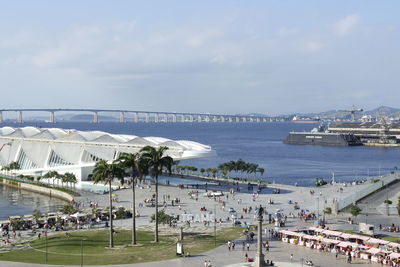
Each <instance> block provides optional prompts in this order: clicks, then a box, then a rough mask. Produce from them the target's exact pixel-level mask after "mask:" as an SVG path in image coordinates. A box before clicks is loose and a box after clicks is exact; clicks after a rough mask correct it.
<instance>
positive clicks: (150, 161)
mask: <svg viewBox="0 0 400 267" xmlns="http://www.w3.org/2000/svg"><path fill="white" fill-rule="evenodd" d="M167 149H168V147H166V146H161V147H158V148H155V147H152V146H145V147H144V148H142V149H141V150H140V152H141V158H142V159H143V160H144V161H145V162H146V163H147V166H148V167H149V168H150V172H151V175H152V176H153V177H154V178H155V180H156V214H155V221H156V230H155V236H154V241H155V242H158V241H159V239H158V175H159V174H161V173H162V171H163V168H164V167H165V168H167V170H168V172H169V173H170V174H171V166H172V164H173V162H174V160H173V159H172V158H171V157H170V156H164V152H165V151H166V150H167Z"/></svg>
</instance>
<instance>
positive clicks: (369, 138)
mask: <svg viewBox="0 0 400 267" xmlns="http://www.w3.org/2000/svg"><path fill="white" fill-rule="evenodd" d="M283 142H284V143H285V144H291V145H323V146H359V145H364V146H381V147H397V146H400V123H387V122H386V121H381V122H342V123H336V124H333V125H330V126H329V127H325V126H323V125H321V126H319V127H318V128H315V129H313V130H312V131H310V132H290V133H289V135H288V136H287V137H286V139H285V140H284V141H283Z"/></svg>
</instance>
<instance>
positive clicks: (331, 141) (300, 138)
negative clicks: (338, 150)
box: [283, 125, 362, 146]
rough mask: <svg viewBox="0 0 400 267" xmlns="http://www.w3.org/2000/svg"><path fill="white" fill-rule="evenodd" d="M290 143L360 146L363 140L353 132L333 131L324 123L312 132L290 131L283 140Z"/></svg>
mask: <svg viewBox="0 0 400 267" xmlns="http://www.w3.org/2000/svg"><path fill="white" fill-rule="evenodd" d="M283 143H285V144H289V145H320V146H359V145H362V142H361V140H360V139H359V138H358V137H356V136H355V135H354V134H351V133H332V132H329V131H327V130H325V127H324V126H323V125H320V126H319V127H318V128H314V129H313V130H312V131H311V132H290V133H289V135H288V136H287V137H286V139H285V140H284V141H283Z"/></svg>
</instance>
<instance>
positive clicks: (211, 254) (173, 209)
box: [0, 185, 380, 267]
mask: <svg viewBox="0 0 400 267" xmlns="http://www.w3.org/2000/svg"><path fill="white" fill-rule="evenodd" d="M364 186H365V185H356V186H349V187H344V190H343V192H340V190H338V189H339V187H338V186H332V185H328V186H324V187H322V188H313V189H314V190H315V191H316V192H315V194H314V195H311V194H310V189H312V188H306V187H294V186H290V187H289V186H284V187H282V189H290V190H292V191H283V190H282V193H281V194H272V189H271V188H270V189H267V190H265V192H264V193H263V194H260V195H259V196H258V197H255V198H254V199H253V194H252V193H251V192H246V193H244V191H245V188H243V186H242V190H241V193H235V194H234V195H232V194H229V196H228V197H226V195H225V196H224V197H223V199H224V201H225V202H226V205H225V208H223V207H222V205H220V204H218V202H216V201H214V199H213V198H207V197H204V196H202V195H201V194H200V196H199V199H198V200H196V199H194V198H191V197H189V195H188V192H189V191H190V190H187V189H184V190H182V189H179V188H176V187H168V186H160V190H159V191H160V201H162V199H163V195H170V196H171V199H172V198H175V197H178V198H180V199H181V203H180V205H178V206H168V207H167V208H166V212H167V213H169V214H176V215H178V214H182V213H184V212H187V213H192V214H196V213H200V214H201V212H200V208H201V207H206V209H207V212H210V211H213V210H214V209H215V208H216V210H217V216H216V217H217V219H219V218H221V219H222V220H225V219H226V218H227V217H229V212H228V208H231V207H232V208H234V209H235V210H236V211H237V212H238V213H239V214H238V215H239V216H241V215H243V219H241V221H243V222H244V221H246V222H252V221H253V214H254V213H250V214H249V213H247V214H245V213H243V212H242V210H243V208H244V207H250V206H252V207H255V206H259V205H260V204H262V205H263V206H266V210H267V211H268V212H269V213H274V212H275V210H277V209H282V210H283V212H284V213H285V214H289V213H290V212H292V213H295V214H296V213H297V210H294V207H293V204H289V200H291V201H292V202H295V201H297V202H298V203H299V205H300V207H301V208H302V209H309V210H310V211H318V210H319V211H320V213H322V210H323V209H324V206H325V201H326V202H327V203H331V202H332V198H342V197H346V196H348V195H349V194H351V193H354V192H355V191H357V190H360V189H362V188H363V187H364ZM231 187H235V186H231ZM271 187H279V185H272V186H271ZM227 189H228V188H227V187H225V189H224V190H225V193H226V190H227ZM153 190H154V187H153V188H145V187H144V188H143V189H138V190H137V199H138V203H139V202H142V201H143V200H144V199H145V198H148V197H149V196H150V194H152V192H153ZM199 191H200V192H201V193H204V192H205V190H204V189H201V190H199ZM117 194H118V198H119V200H120V201H119V202H118V203H115V204H116V205H117V206H118V205H121V206H124V207H126V208H129V207H131V204H132V202H131V201H130V199H131V190H130V189H125V190H120V191H118V192H117ZM269 199H272V200H273V201H274V204H273V205H269V204H267V203H268V201H269ZM80 201H82V203H84V204H85V206H87V203H88V201H98V202H99V204H100V206H107V205H108V203H107V195H92V196H84V197H81V198H80ZM138 210H139V212H140V214H141V217H140V218H139V219H138V226H139V227H146V228H147V227H153V224H150V223H149V217H150V215H151V214H152V213H154V208H146V207H143V208H138ZM371 217H372V218H371ZM379 217H380V216H379ZM377 218H378V216H376V219H377ZM370 219H371V221H372V220H373V219H374V217H373V216H370V217H369V218H368V220H370ZM333 223H334V224H333V225H331V229H343V228H346V227H352V228H353V229H354V227H355V226H354V225H351V226H350V225H348V224H343V223H337V222H335V221H333ZM115 224H116V226H117V227H121V228H127V229H130V226H131V220H129V219H128V220H118V221H116V222H115ZM193 225H194V226H196V227H201V226H202V223H194V224H193ZM229 225H230V223H223V224H222V226H229ZM301 226H311V224H310V223H305V222H302V221H300V220H298V219H290V220H289V223H288V224H287V226H286V227H287V228H290V227H301ZM164 230H166V231H169V230H168V228H166V229H165V228H164ZM270 246H271V250H270V252H269V253H267V255H266V258H267V259H272V260H273V261H274V262H280V264H281V265H280V266H294V265H293V264H294V263H297V264H301V259H303V260H304V259H308V260H312V261H313V262H314V263H315V266H327V267H330V266H338V265H342V264H345V262H346V259H345V257H344V256H341V257H339V259H336V258H335V256H334V255H330V254H328V253H320V252H318V251H315V250H311V249H308V248H303V247H299V246H295V245H289V244H284V243H282V242H280V241H271V243H270ZM241 247H242V246H241V242H240V241H239V244H238V245H237V246H236V251H231V252H229V251H228V250H227V248H226V246H221V247H218V248H216V249H214V250H211V251H208V252H206V253H203V254H201V255H196V256H193V257H190V258H181V259H174V260H169V261H162V262H150V263H142V264H129V265H120V266H134V267H165V266H171V267H172V266H177V267H180V266H182V267H183V266H200V267H201V266H204V261H205V260H211V262H212V264H213V265H212V266H213V267H216V266H218V267H222V266H227V265H229V264H231V265H232V264H238V263H244V259H245V253H246V252H245V251H242V249H241ZM290 254H293V255H294V262H293V263H288V261H290ZM248 255H249V256H250V257H254V255H255V247H254V244H252V247H251V249H250V251H249V252H248ZM285 262H286V263H285ZM355 263H356V264H359V265H360V264H361V265H363V264H366V263H365V261H356V262H355ZM288 264H292V265H288ZM0 266H1V267H3V266H16V267H22V266H23V267H26V266H36V265H33V264H21V263H11V264H10V263H9V262H0ZM37 266H39V265H37ZM47 266H48V265H47ZM277 266H279V265H277Z"/></svg>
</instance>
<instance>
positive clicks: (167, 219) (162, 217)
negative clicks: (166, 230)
mask: <svg viewBox="0 0 400 267" xmlns="http://www.w3.org/2000/svg"><path fill="white" fill-rule="evenodd" d="M155 217H156V216H155V214H153V215H151V217H150V222H154V221H155ZM157 217H158V222H159V223H162V224H169V223H171V222H173V221H174V220H176V218H175V217H174V216H172V215H169V214H167V213H165V211H164V210H160V211H159V212H158V216H157Z"/></svg>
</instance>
